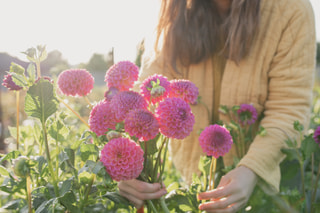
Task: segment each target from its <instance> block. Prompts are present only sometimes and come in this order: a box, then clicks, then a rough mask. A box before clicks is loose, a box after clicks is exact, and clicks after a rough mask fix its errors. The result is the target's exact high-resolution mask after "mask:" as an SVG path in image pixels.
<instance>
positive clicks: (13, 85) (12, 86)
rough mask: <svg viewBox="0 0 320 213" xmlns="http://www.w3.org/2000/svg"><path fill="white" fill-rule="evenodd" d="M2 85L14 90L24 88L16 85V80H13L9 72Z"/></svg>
mask: <svg viewBox="0 0 320 213" xmlns="http://www.w3.org/2000/svg"><path fill="white" fill-rule="evenodd" d="M2 85H3V86H4V87H6V88H8V89H9V90H14V91H18V90H22V87H20V86H18V85H16V83H14V81H13V80H12V75H11V74H7V75H5V76H4V79H3V83H2Z"/></svg>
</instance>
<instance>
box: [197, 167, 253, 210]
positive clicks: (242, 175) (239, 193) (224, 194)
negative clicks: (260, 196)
mask: <svg viewBox="0 0 320 213" xmlns="http://www.w3.org/2000/svg"><path fill="white" fill-rule="evenodd" d="M257 180H258V177H257V175H256V174H255V173H254V172H253V171H252V170H251V169H248V168H247V167H244V166H240V167H237V168H235V169H234V170H232V171H230V172H229V173H227V174H226V175H225V176H223V177H222V178H221V181H220V183H219V185H218V187H217V188H216V189H213V190H211V191H207V192H203V193H200V194H199V195H198V199H199V200H210V201H208V202H206V203H203V204H200V205H199V209H200V210H205V211H206V212H217V213H224V212H225V213H228V212H233V213H234V212H237V211H238V210H239V209H241V208H242V207H244V206H245V205H246V203H247V202H248V200H249V198H250V196H251V193H252V191H253V189H254V187H255V185H256V184H257Z"/></svg>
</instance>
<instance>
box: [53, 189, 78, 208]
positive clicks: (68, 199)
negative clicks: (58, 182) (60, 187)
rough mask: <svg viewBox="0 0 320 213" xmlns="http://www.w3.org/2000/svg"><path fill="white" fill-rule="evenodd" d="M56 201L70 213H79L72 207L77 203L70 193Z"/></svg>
mask: <svg viewBox="0 0 320 213" xmlns="http://www.w3.org/2000/svg"><path fill="white" fill-rule="evenodd" d="M58 200H59V202H61V204H62V205H63V206H64V207H66V208H67V209H68V210H69V211H70V212H75V213H76V212H80V210H79V208H78V207H76V206H75V205H73V204H74V203H75V202H76V201H77V199H76V196H75V195H74V193H73V192H72V191H68V192H67V193H65V194H64V195H63V196H61V197H59V198H58Z"/></svg>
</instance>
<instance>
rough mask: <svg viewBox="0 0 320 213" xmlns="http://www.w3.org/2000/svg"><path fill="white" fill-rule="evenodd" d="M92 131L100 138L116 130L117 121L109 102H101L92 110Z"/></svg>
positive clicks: (90, 123)
mask: <svg viewBox="0 0 320 213" xmlns="http://www.w3.org/2000/svg"><path fill="white" fill-rule="evenodd" d="M89 126H90V130H91V131H93V132H95V133H96V134H97V135H98V136H100V135H104V134H105V133H106V132H107V131H108V130H109V129H115V128H116V120H115V117H114V113H113V112H112V107H111V105H110V103H109V102H107V101H100V102H99V103H97V104H96V105H95V106H94V107H93V108H92V110H91V112H90V116H89Z"/></svg>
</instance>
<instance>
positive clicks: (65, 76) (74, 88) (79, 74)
mask: <svg viewBox="0 0 320 213" xmlns="http://www.w3.org/2000/svg"><path fill="white" fill-rule="evenodd" d="M57 84H58V87H59V89H60V91H61V92H62V93H63V94H64V95H67V96H86V95H88V94H89V93H90V92H91V90H92V89H93V84H94V78H93V76H92V75H91V74H90V73H89V72H88V71H87V70H85V69H70V70H65V71H63V72H62V73H60V75H59V76H58V81H57Z"/></svg>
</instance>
